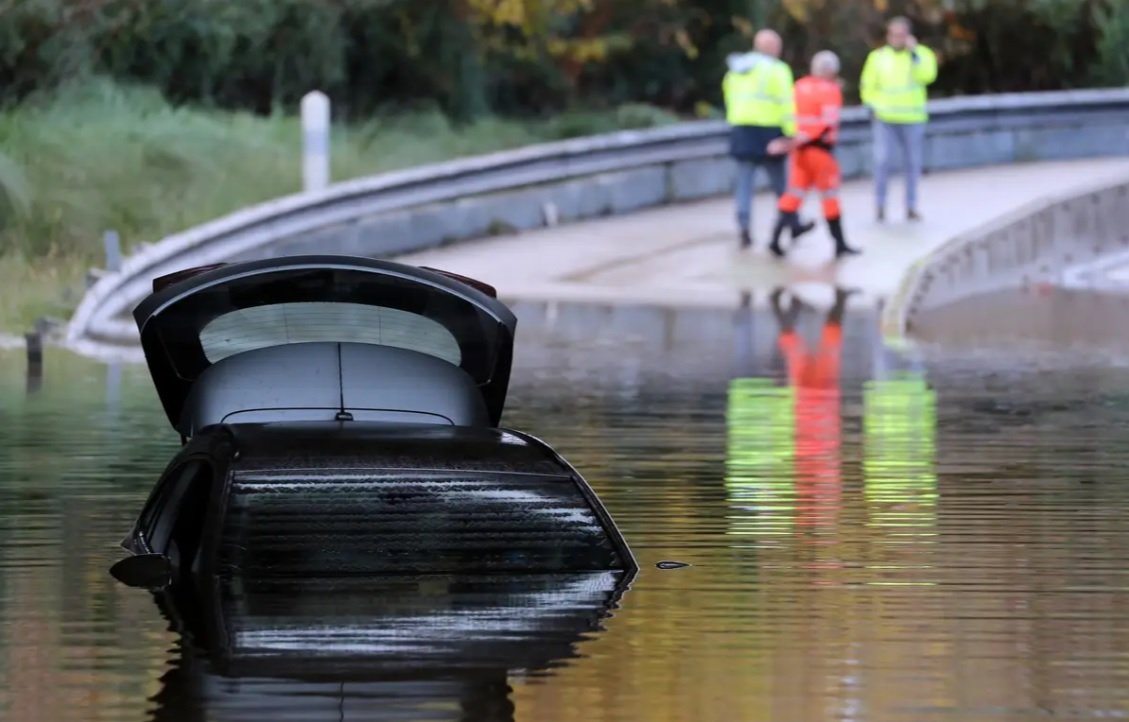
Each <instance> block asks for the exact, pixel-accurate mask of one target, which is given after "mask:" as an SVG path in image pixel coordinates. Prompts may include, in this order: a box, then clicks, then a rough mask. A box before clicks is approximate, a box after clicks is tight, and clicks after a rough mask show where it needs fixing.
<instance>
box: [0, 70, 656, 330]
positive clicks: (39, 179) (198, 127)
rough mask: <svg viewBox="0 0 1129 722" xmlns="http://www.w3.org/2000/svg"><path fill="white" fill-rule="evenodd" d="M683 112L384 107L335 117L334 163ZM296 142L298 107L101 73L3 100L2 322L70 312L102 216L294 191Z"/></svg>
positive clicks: (179, 211) (141, 230)
mask: <svg viewBox="0 0 1129 722" xmlns="http://www.w3.org/2000/svg"><path fill="white" fill-rule="evenodd" d="M675 120H677V117H676V116H674V115H672V114H670V113H667V112H666V111H663V110H660V109H658V108H652V107H649V106H642V105H625V106H623V107H621V108H617V109H614V110H611V111H602V112H595V111H570V112H566V113H560V114H558V115H556V116H554V117H552V118H549V119H545V120H538V121H520V120H505V119H499V118H484V119H481V120H478V121H475V122H473V123H467V124H464V125H462V126H455V125H454V124H452V122H451V120H450V119H449V118H448V117H447V116H446V115H444V114H443V113H442V112H440V111H439V110H438V109H437V108H435V107H432V108H430V109H429V108H424V107H421V108H418V109H416V110H415V111H413V112H410V113H405V112H399V113H390V112H383V113H378V114H375V115H373V116H372V117H370V118H368V119H367V120H365V121H364V122H357V123H352V124H338V125H336V126H335V127H334V128H333V131H332V132H333V139H332V153H333V157H332V173H333V177H334V179H345V178H352V177H357V176H360V175H367V174H371V173H377V172H380V171H384V170H391V169H395V168H402V167H407V166H412V165H418V164H420V163H428V162H434V161H440V160H446V159H448V158H452V157H457V156H464V155H471V154H477V153H485V152H489V151H493V150H500V149H503V148H507V147H514V146H521V145H527V144H530V143H537V142H543V141H551V140H558V139H563V138H569V137H573V136H577V135H585V134H591V133H602V132H608V131H611V130H617V129H620V128H641V127H649V126H653V125H659V124H663V123H669V122H673V121H675ZM300 146H301V128H300V125H299V122H298V120H297V119H296V118H294V117H293V116H287V115H282V114H273V115H270V116H267V117H259V116H255V115H253V114H251V113H247V112H237V113H229V112H221V111H216V110H202V109H198V108H195V109H194V108H190V107H187V106H182V107H174V106H172V105H170V104H169V103H168V102H167V101H166V100H165V99H164V98H162V97H161V95H160V93H158V92H157V91H156V90H154V89H152V88H146V87H143V86H142V87H135V86H126V85H121V84H117V83H113V82H110V81H107V80H105V79H89V80H86V81H84V82H83V83H80V84H68V85H65V86H63V87H61V88H60V89H59V90H57V91H54V92H51V93H45V94H35V95H32V96H29V97H28V99H27V100H26V101H25V102H24V103H23V104H22V105H20V106H19V107H18V108H13V109H9V110H7V111H2V112H0V329H4V330H10V329H13V328H21V327H25V326H26V324H27V323H30V321H31V319H33V318H35V317H38V316H40V315H43V314H48V315H57V316H65V315H66V312H65V309H66V308H67V307H68V304H72V305H73V302H74V300H75V298H73V297H72V298H63V295H62V294H63V290H62V287H63V286H64V285H71V286H76V285H77V284H78V283H79V282H80V281H81V274H82V270H83V269H84V268H85V267H89V266H90V265H100V264H101V258H100V256H101V253H102V244H101V240H100V239H101V236H102V232H103V231H104V230H106V229H110V228H113V229H116V230H118V232H119V233H120V234H121V236H122V239H123V241H124V243H125V244H126V245H127V246H132V245H135V244H137V243H139V242H152V241H156V240H158V239H160V238H161V237H163V236H165V235H167V234H170V233H174V232H176V231H180V230H183V229H185V228H188V227H191V226H193V225H195V224H198V223H202V222H204V221H208V220H211V219H213V218H216V217H218V216H220V215H223V214H225V213H228V212H230V211H233V210H236V209H237V208H240V207H242V206H245V205H249V204H253V203H256V202H259V201H264V200H268V199H270V198H274V197H277V196H280V195H284V194H287V193H292V192H295V191H297V190H298V189H299V187H300V183H301V165H300V162H299V157H300V156H299V148H300Z"/></svg>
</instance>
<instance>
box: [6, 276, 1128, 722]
mask: <svg viewBox="0 0 1129 722" xmlns="http://www.w3.org/2000/svg"><path fill="white" fill-rule="evenodd" d="M801 292H802V294H803V296H804V298H806V299H807V300H808V302H809V304H810V306H811V308H800V309H799V311H798V312H797V315H796V316H795V317H794V319H793V322H794V324H795V325H794V329H795V331H796V335H795V336H788V337H785V338H784V344H783V346H785V347H787V348H789V349H791V353H790V356H788V357H786V356H785V355H784V354H782V353H781V352H780V351H779V349H780V348H781V346H782V345H781V343H780V341H781V337H780V326H779V324H778V317H777V316H775V315H774V314H772V313H770V312H769V310H768V309H767V308H766V307H765V298H764V297H763V295H762V296H759V297H754V298H753V299H752V300H751V304H750V306H749V307H748V308H741V307H740V305H739V303H738V301H737V300H736V299H735V301H734V308H733V309H732V310H731V311H706V310H686V311H678V312H674V311H662V310H656V309H618V310H615V309H603V308H584V307H566V306H562V307H552V306H548V307H547V306H544V305H537V304H522V305H517V306H516V307H515V310H517V311H518V313H519V316H520V318H521V322H520V324H519V339H520V348H519V353H518V358H517V366H516V370H515V380H514V384H513V390H512V393H511V401H510V403H509V408H508V410H507V414H506V418H505V423H506V424H507V425H509V426H513V427H516V428H521V429H524V430H528V431H530V432H532V433H534V434H536V435H538V436H540V437H542V438H544V439H545V440H547V441H549V442H550V443H552V444H554V445H555V446H556V447H557V448H558V449H559V450H560V451H561V452H562V453H563V454H565V455H566V457H568V458H569V460H570V461H572V462H573V464H574V465H575V466H577V467H578V469H580V471H581V472H582V473H584V474H585V475H586V476H587V478H588V479H589V480H590V482H591V483H592V485H593V486H594V487H595V489H596V490H597V491H598V493H599V494H600V496H601V497H602V499H603V500H604V501H605V503H606V505H607V507H608V509H609V511H610V512H611V514H612V516H613V517H614V518H615V520H616V521H617V522H618V524H619V525H620V527H621V529H622V530H623V532H624V534H625V536H626V538H627V541H628V543H629V544H630V545H631V546H632V548H633V550H634V552H635V554H636V556H637V558H638V560H639V562H640V565H641V567H642V569H641V571H640V573H639V575H638V576H637V577H636V578H635V579H634V581H633V583H632V585H631V588H630V589H629V590H627V591H626V592H625V593H623V594H622V597H621V598H619V601H618V605H617V608H615V609H612V610H611V613H610V615H605V616H602V617H601V614H600V613H599V608H600V605H601V604H602V603H603V602H604V601H606V600H607V599H609V596H608V594H607V592H608V590H607V587H606V585H604V583H603V582H601V581H600V580H598V579H597V580H592V579H578V580H562V581H559V582H553V583H551V584H545V583H542V582H540V581H538V580H536V579H527V580H524V581H521V582H515V583H512V584H511V583H503V582H498V581H496V580H486V581H483V582H481V583H480V584H477V585H476V584H473V583H463V584H455V583H447V582H444V581H442V580H440V582H439V583H437V584H436V585H433V586H429V587H427V586H426V585H419V586H418V587H411V588H402V587H394V585H389V584H385V586H384V587H380V586H379V585H378V588H376V589H374V590H370V592H371V594H372V595H374V596H375V598H379V599H380V600H382V602H383V600H387V604H386V605H383V606H380V605H378V606H380V608H381V610H382V611H381V612H380V614H376V613H375V612H374V613H373V616H371V617H364V616H363V615H359V613H358V611H357V609H356V608H355V607H349V608H348V609H346V608H345V607H344V603H338V602H337V601H335V600H337V599H338V598H339V597H337V596H335V595H334V594H330V593H328V592H327V593H326V594H324V595H319V594H317V593H309V591H308V590H307V591H305V592H302V591H297V592H295V591H293V590H290V591H286V590H283V591H280V592H279V593H278V594H277V595H275V597H274V598H273V601H271V600H269V599H264V598H262V594H260V598H256V601H255V602H254V604H251V603H248V605H247V608H249V609H252V610H253V611H254V614H257V615H258V616H254V614H253V615H252V617H253V618H251V621H245V622H239V623H237V624H233V626H232V628H227V629H217V630H213V631H214V632H215V635H216V636H217V637H220V636H222V635H224V634H226V635H227V639H228V640H229V641H231V640H236V641H238V640H239V639H243V638H245V637H251V636H253V635H255V634H260V635H261V634H266V633H269V630H266V631H264V630H263V629H256V628H254V626H253V624H254V623H255V621H256V620H258V621H259V622H262V620H264V619H265V620H266V621H267V623H269V622H270V620H271V619H275V620H278V619H283V620H293V619H299V620H300V621H304V623H305V624H306V627H305V632H304V634H305V635H306V636H304V637H302V639H301V641H302V644H305V645H307V647H305V648H307V649H308V648H310V647H316V646H318V643H319V640H318V639H317V637H318V629H319V627H318V623H319V621H320V622H322V623H323V627H322V629H323V630H324V634H323V635H322V636H323V637H332V636H333V635H334V634H340V633H341V630H342V629H343V628H346V629H347V630H349V629H352V630H355V629H359V628H365V629H375V630H377V631H378V632H379V631H380V630H385V631H387V629H389V628H392V627H393V626H394V629H395V631H396V632H397V633H398V634H399V635H400V638H399V642H398V644H397V645H394V646H389V647H387V651H386V652H384V653H382V654H377V653H373V654H372V655H369V657H368V658H364V657H361V658H358V657H354V658H352V662H349V663H342V662H341V661H340V660H339V659H338V660H335V659H333V658H331V657H325V656H319V655H316V654H310V655H308V656H306V657H303V656H302V653H301V649H299V652H298V656H297V660H296V662H294V663H293V664H290V665H289V666H286V665H281V666H279V665H276V666H274V667H271V666H270V664H269V660H267V661H266V662H267V663H262V662H264V660H261V659H259V660H256V659H255V658H245V659H241V660H236V661H235V662H233V661H232V660H231V659H226V660H224V659H217V658H210V657H209V656H208V655H207V654H206V653H204V652H201V651H199V650H196V649H194V648H192V647H189V646H187V645H181V640H180V638H179V636H178V634H177V633H176V632H175V631H174V630H173V629H171V628H170V623H169V621H168V620H167V619H166V618H165V617H164V616H162V612H161V610H159V609H158V608H157V606H156V605H155V604H154V603H153V600H152V598H151V597H150V596H149V595H147V594H146V593H145V592H142V591H138V590H133V589H127V588H124V587H122V586H120V585H118V584H116V583H115V582H114V581H113V580H112V578H111V577H110V576H109V574H108V573H107V568H108V567H109V566H110V565H111V564H112V563H113V562H114V561H116V560H117V559H118V558H120V556H121V551H120V549H118V547H117V543H118V542H119V540H120V539H121V537H122V536H123V535H124V533H125V532H126V530H127V529H128V527H129V525H130V524H131V522H132V520H133V518H134V515H135V514H136V512H137V511H138V509H139V507H140V504H141V503H142V501H143V499H144V497H145V495H146V494H147V492H148V490H149V487H150V485H151V484H152V482H153V480H154V479H155V477H156V475H157V474H158V473H159V472H160V470H161V469H162V468H163V466H164V464H165V462H166V461H167V459H168V458H169V456H170V455H171V454H172V453H173V452H174V451H175V450H176V448H177V446H178V442H177V439H176V438H175V435H174V434H173V432H172V430H171V429H169V428H168V427H167V426H166V424H165V422H164V419H163V417H162V415H161V413H160V410H159V408H158V405H157V401H156V398H155V395H154V394H153V393H152V391H151V390H150V388H149V386H148V378H147V376H146V375H145V371H144V369H143V368H141V367H133V366H127V367H112V366H111V367H107V366H103V365H100V364H95V363H91V362H89V361H84V360H81V359H76V358H73V357H70V356H68V355H67V354H65V353H62V352H59V351H52V350H50V349H49V350H48V353H47V357H46V361H45V368H44V369H43V375H42V378H40V379H38V380H32V382H31V383H29V382H28V380H27V379H26V378H25V375H24V368H25V367H24V361H23V358H22V356H21V355H19V354H17V353H13V352H6V353H5V354H4V355H0V718H2V719H4V720H15V721H18V722H24V721H27V722H33V721H38V720H44V721H48V722H67V721H70V720H114V721H115V722H118V721H122V722H125V721H129V720H197V721H202V720H239V721H243V720H362V719H363V720H403V721H409V720H428V721H431V720H511V719H512V720H523V721H534V720H536V721H541V720H561V721H562V722H567V721H571V720H576V721H577V722H580V721H582V720H583V721H584V722H599V721H601V720H640V721H645V722H666V721H673V720H679V721H681V720H689V721H703V722H707V721H708V722H712V721H715V720H716V721H718V722H741V721H745V720H748V721H752V720H774V721H775V720H779V721H781V722H792V721H804V722H806V721H808V720H812V721H822V720H868V721H869V720H874V721H882V722H887V721H891V722H900V721H902V720H905V721H907V722H909V721H912V722H928V721H931V720H945V721H951V720H961V721H964V720H1001V721H1004V720H1006V721H1012V720H1015V721H1017V722H1018V721H1023V722H1029V721H1031V720H1041V719H1054V720H1090V719H1125V718H1129V481H1127V479H1126V475H1127V474H1126V472H1127V471H1129V444H1126V431H1127V430H1129V363H1127V362H1129V348H1126V345H1127V343H1126V341H1125V339H1126V338H1129V334H1126V333H1125V331H1126V330H1127V326H1129V322H1127V321H1126V320H1125V319H1126V318H1127V316H1126V315H1125V314H1124V313H1120V314H1119V313H1117V312H1116V307H1111V306H1110V304H1111V303H1122V304H1123V303H1124V302H1123V301H1121V300H1117V301H1116V302H1111V301H1109V300H1108V299H1102V298H1096V297H1090V296H1086V295H1085V294H1066V295H1061V294H1060V295H1057V296H1051V297H1022V298H1020V297H1019V296H1017V295H1014V294H1012V295H1003V296H1000V297H997V298H991V299H982V300H980V301H979V302H977V304H975V305H974V306H972V307H970V309H971V312H969V309H965V310H964V311H961V310H960V309H957V310H956V311H952V312H949V313H947V314H946V315H939V316H934V317H931V318H927V319H924V320H923V321H922V323H921V324H919V328H918V329H917V331H918V333H919V334H920V335H921V337H922V338H923V339H924V340H925V341H926V343H924V345H922V346H920V347H916V348H910V349H896V348H888V347H885V346H884V344H883V342H882V339H881V338H880V336H879V334H878V327H877V317H876V315H875V313H874V311H872V310H867V309H863V308H858V309H855V308H848V310H847V311H846V315H845V318H844V322H843V324H842V336H841V347H840V348H841V353H839V354H838V356H836V354H835V353H834V349H835V348H836V346H835V341H836V337H835V334H834V333H833V332H825V331H824V328H823V321H824V319H825V318H826V314H827V312H828V309H829V306H830V305H831V301H832V292H831V290H830V289H827V288H806V289H801ZM780 301H781V308H782V309H783V310H784V312H785V314H786V313H787V311H788V309H790V308H792V306H791V304H790V303H789V297H788V296H787V295H785V296H783V297H782V298H781V299H780ZM1111 308H1113V309H1114V310H1110V309H1111ZM1040 318H1041V319H1049V320H1047V321H1046V323H1042V324H1041V323H1039V322H1036V321H1034V320H1032V319H1040ZM784 320H785V321H787V319H784ZM1095 324H1100V325H1097V326H1095ZM976 329H988V331H987V332H985V333H981V334H980V335H977V333H974V332H975V330H976ZM970 339H971V340H970ZM821 340H822V341H823V342H825V343H824V344H823V346H822V347H821V345H820V343H821ZM1067 346H1069V348H1068V349H1066V348H1065V347H1067ZM821 349H822V350H821ZM789 357H790V358H791V359H792V370H793V371H794V372H795V375H794V377H793V381H795V383H789V381H788V379H789V364H788V358H789ZM836 358H838V361H839V363H838V366H839V368H838V381H837V383H836V374H835V371H836V368H835V365H836V364H835V360H836ZM662 560H677V561H682V562H687V563H689V564H690V566H688V567H684V568H679V569H671V570H664V569H658V568H656V563H657V562H659V561H662ZM605 581H606V580H605ZM602 585H603V586H602ZM260 592H261V590H260ZM468 600H469V601H468ZM468 605H469V606H470V607H473V606H474V605H479V606H480V607H482V606H485V607H489V608H490V609H493V610H495V612H496V613H495V614H494V616H492V617H489V619H490V620H491V621H492V622H494V623H496V626H490V625H471V626H467V625H466V624H463V623H460V621H459V614H460V613H461V612H462V611H464V610H465V609H466V608H468ZM371 606H372V605H370V608H371ZM594 610H595V611H594ZM272 614H273V615H275V616H273V617H272V616H271V615H272ZM393 616H394V620H393V621H391V622H389V621H388V620H389V619H392V617H393ZM342 620H346V622H347V627H342ZM279 623H280V624H281V622H279ZM240 625H242V626H240ZM334 630H336V631H334ZM240 635H243V636H240ZM346 636H348V635H347V634H346ZM321 641H323V642H324V641H326V640H325V639H322V640H321ZM330 641H332V640H330ZM338 641H339V640H338ZM429 650H430V652H429ZM435 650H440V652H436V653H434V654H431V652H434V651H435ZM483 650H487V652H484V651H483ZM444 655H446V656H444ZM452 655H453V657H454V658H461V659H462V660H463V661H464V662H467V663H466V664H463V665H462V666H461V667H458V668H457V669H454V671H452V669H451V668H449V665H448V666H444V664H442V663H440V662H436V663H435V664H431V663H430V662H429V660H436V659H440V657H443V658H445V659H448V658H450V657H452ZM448 661H450V659H448ZM429 665H430V666H429ZM287 674H293V675H301V676H303V677H304V679H288V678H286V675H287Z"/></svg>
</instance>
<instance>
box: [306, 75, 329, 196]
mask: <svg viewBox="0 0 1129 722" xmlns="http://www.w3.org/2000/svg"><path fill="white" fill-rule="evenodd" d="M327 185H329V98H328V97H327V96H326V94H325V93H323V92H321V91H320V90H315V91H312V92H310V93H306V95H305V96H304V97H303V98H302V189H303V190H305V191H306V192H309V191H317V190H321V189H322V188H325V187H326V186H327Z"/></svg>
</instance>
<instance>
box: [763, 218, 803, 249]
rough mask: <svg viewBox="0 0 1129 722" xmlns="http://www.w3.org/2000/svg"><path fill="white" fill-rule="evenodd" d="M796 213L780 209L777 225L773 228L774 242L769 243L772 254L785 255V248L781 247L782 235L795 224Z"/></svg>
mask: <svg viewBox="0 0 1129 722" xmlns="http://www.w3.org/2000/svg"><path fill="white" fill-rule="evenodd" d="M795 217H796V214H795V213H788V212H786V211H780V213H779V214H778V215H777V216H776V227H775V228H773V229H772V243H769V244H768V250H770V251H772V255H774V256H776V257H777V258H783V257H784V249H783V248H781V247H780V236H781V235H783V234H784V229H785V228H792V227H794V225H795V221H794V219H795Z"/></svg>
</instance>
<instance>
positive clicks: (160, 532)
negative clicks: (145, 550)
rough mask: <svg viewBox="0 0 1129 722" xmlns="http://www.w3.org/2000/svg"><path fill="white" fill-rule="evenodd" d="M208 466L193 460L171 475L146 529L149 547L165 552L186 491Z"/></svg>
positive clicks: (155, 550)
mask: <svg viewBox="0 0 1129 722" xmlns="http://www.w3.org/2000/svg"><path fill="white" fill-rule="evenodd" d="M206 468H207V467H205V465H204V463H203V462H202V461H199V460H193V461H189V462H187V463H186V464H184V465H183V466H181V467H180V468H179V469H176V470H174V471H173V472H172V474H170V475H169V477H168V480H167V482H166V483H165V484H164V489H163V490H162V493H161V495H160V496H159V497H158V498H157V500H156V503H155V504H154V509H153V515H152V517H150V518H149V520H148V524H147V528H146V530H145V531H146V536H147V537H148V542H149V548H150V549H152V550H153V551H154V552H157V553H162V554H163V553H164V552H165V547H166V546H167V545H168V541H169V537H170V535H171V533H172V528H173V524H174V523H175V522H176V517H177V514H178V511H179V507H180V504H181V502H182V500H183V499H184V496H185V493H186V492H187V490H188V487H189V485H190V484H191V482H192V481H193V480H194V479H195V478H196V477H197V475H199V474H201V473H202V472H203V471H204V470H206Z"/></svg>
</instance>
